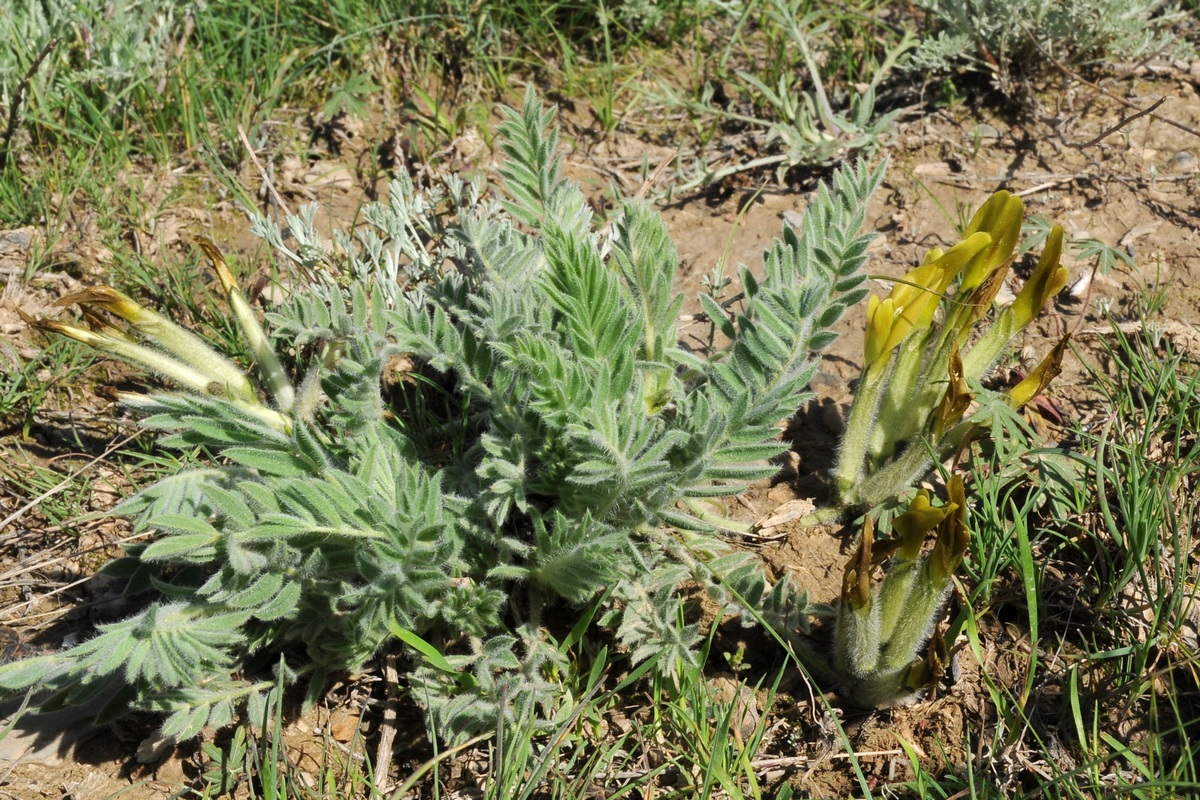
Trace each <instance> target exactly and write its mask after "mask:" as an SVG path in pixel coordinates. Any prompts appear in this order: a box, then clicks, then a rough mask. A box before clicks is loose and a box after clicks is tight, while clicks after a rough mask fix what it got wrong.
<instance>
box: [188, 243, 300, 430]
mask: <svg viewBox="0 0 1200 800" xmlns="http://www.w3.org/2000/svg"><path fill="white" fill-rule="evenodd" d="M195 241H196V245H197V246H198V247H199V248H200V249H201V250H203V251H204V255H206V256H208V260H209V261H211V262H212V265H213V269H215V270H216V271H217V278H218V279H220V281H221V288H222V289H224V290H225V297H226V298H227V299H228V300H229V307H230V308H231V309H232V310H233V315H234V317H235V318H236V319H237V322H238V327H239V328H241V329H242V336H244V337H246V344H248V345H249V346H250V351H251V352H252V353H254V360H255V361H256V362H257V363H258V371H259V373H260V374H261V375H262V379H263V383H265V384H266V386H267V391H268V392H270V394H271V398H272V399H273V400H274V401H275V405H276V407H277V408H278V409H279V410H280V411H282V412H284V413H285V414H286V413H287V412H289V411H291V410H292V406H293V405H294V404H295V402H296V392H295V390H294V389H293V388H292V383H291V381H290V380H289V379H288V375H287V372H286V371H285V370H284V369H283V364H281V363H280V362H279V357H278V356H277V355H275V348H273V347H271V340H270V339H268V338H267V332H266V331H264V330H263V327H262V325H260V324H259V322H258V317H257V316H255V314H254V309H252V308H251V307H250V303H249V302H248V301H247V300H246V296H245V295H243V294H242V291H241V289H239V288H238V285H237V282H236V281H235V280H234V278H233V272H232V271H231V270H230V269H229V265H228V264H226V263H225V256H223V255H221V251H220V249H218V248H217V246H216V245H215V244H213V242H212V241H211V240H209V239H206V238H205V237H203V236H197V237H195Z"/></svg>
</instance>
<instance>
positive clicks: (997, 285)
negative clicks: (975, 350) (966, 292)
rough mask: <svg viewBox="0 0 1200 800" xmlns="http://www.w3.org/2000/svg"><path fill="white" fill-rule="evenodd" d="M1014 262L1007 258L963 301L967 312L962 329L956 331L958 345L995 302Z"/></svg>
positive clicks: (1013, 259) (1012, 259)
mask: <svg viewBox="0 0 1200 800" xmlns="http://www.w3.org/2000/svg"><path fill="white" fill-rule="evenodd" d="M1015 260H1016V258H1015V257H1013V258H1009V259H1008V260H1007V261H1005V262H1004V263H1003V264H1001V265H1000V266H999V267H998V268H996V269H994V270H992V271H991V272H989V273H988V274H987V276H986V277H985V278H984V279H983V283H981V284H979V286H977V287H976V288H975V289H974V291H972V292H971V293H970V296H968V297H967V298H966V299H965V300H964V301H963V304H964V305H965V306H967V310H966V316H965V317H964V318H963V323H962V327H960V328H959V331H958V340H959V342H960V343H961V342H964V341H966V338H967V336H968V335H969V334H970V332H971V328H972V327H974V325H975V323H976V322H978V321H979V320H980V319H981V318H982V317H983V315H984V314H986V313H987V310H988V309H989V308H991V307H992V302H993V301H995V299H996V295H998V294H999V293H1000V289H1001V288H1002V287H1003V286H1004V279H1005V278H1007V277H1008V271H1009V270H1010V269H1011V268H1012V265H1013V261H1015Z"/></svg>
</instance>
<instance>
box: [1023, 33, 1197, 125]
mask: <svg viewBox="0 0 1200 800" xmlns="http://www.w3.org/2000/svg"><path fill="white" fill-rule="evenodd" d="M1038 49H1039V50H1041V48H1040V47H1039V48H1038ZM1042 55H1043V56H1045V58H1046V60H1047V61H1049V62H1050V63H1051V64H1053V65H1054V66H1055V68H1056V69H1058V71H1059V72H1061V73H1062V74H1063V75H1066V76H1067V77H1068V78H1070V79H1071V80H1074V81H1079V82H1080V83H1082V84H1083V85H1084V86H1088V87H1091V88H1092V89H1095V90H1096V91H1097V92H1099V93H1100V94H1102V95H1104V96H1105V97H1107V98H1108V99H1110V100H1116V101H1117V102H1118V103H1120V104H1121V105H1123V106H1125V107H1126V108H1129V109H1133V111H1135V112H1137V113H1136V114H1135V115H1134V116H1133V117H1130V118H1129V119H1128V120H1122V121H1121V122H1119V123H1117V127H1118V128H1120V127H1121V126H1122V125H1125V124H1126V123H1127V122H1129V121H1132V120H1134V119H1137V118H1138V117H1140V116H1143V115H1146V114H1149V115H1150V116H1151V117H1153V118H1154V119H1156V120H1158V121H1159V122H1165V123H1166V124H1168V125H1170V126H1172V127H1174V128H1178V129H1179V130H1181V131H1183V132H1185V133H1190V134H1191V135H1192V136H1195V137H1197V138H1200V131H1198V130H1196V129H1195V128H1192V127H1189V126H1187V125H1184V124H1183V123H1182V122H1176V121H1175V120H1173V119H1171V118H1170V117H1164V116H1163V115H1161V114H1156V113H1154V110H1155V109H1156V108H1158V107H1159V106H1160V105H1161V104H1162V103H1163V102H1164V101H1165V100H1166V98H1165V97H1164V98H1162V99H1160V100H1159V101H1158V102H1156V103H1154V104H1153V105H1151V106H1150V107H1149V108H1145V109H1143V108H1141V107H1140V106H1138V105H1137V104H1136V103H1131V102H1129V101H1128V100H1126V99H1125V98H1124V97H1119V96H1117V95H1115V94H1113V93H1112V92H1110V91H1108V90H1107V89H1105V88H1104V87H1103V86H1101V85H1100V84H1098V83H1093V82H1092V81H1089V80H1088V79H1087V78H1085V77H1083V76H1082V75H1080V74H1079V73H1077V72H1075V71H1074V70H1072V69H1069V68H1068V67H1066V66H1064V65H1063V64H1062V63H1061V62H1059V61H1058V59H1056V58H1053V57H1051V56H1050V54H1049V53H1047V52H1046V51H1045V50H1042ZM1110 133H1112V131H1111V130H1110V131H1106V132H1104V133H1102V134H1101V135H1100V137H1099V139H1103V138H1104V137H1105V136H1108V135H1109V134H1110ZM1099 139H1097V140H1096V141H1099ZM1088 144H1091V143H1088ZM1080 146H1081V147H1086V146H1087V144H1085V145H1080ZM1071 147H1075V145H1071Z"/></svg>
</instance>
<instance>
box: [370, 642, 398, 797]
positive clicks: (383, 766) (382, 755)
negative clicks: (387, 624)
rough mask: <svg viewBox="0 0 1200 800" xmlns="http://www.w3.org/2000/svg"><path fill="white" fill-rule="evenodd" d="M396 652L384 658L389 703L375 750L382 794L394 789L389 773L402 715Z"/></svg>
mask: <svg viewBox="0 0 1200 800" xmlns="http://www.w3.org/2000/svg"><path fill="white" fill-rule="evenodd" d="M396 658H397V657H396V653H395V651H392V652H389V653H388V654H387V655H386V656H384V658H383V683H384V690H385V691H386V692H387V702H386V703H385V704H384V706H383V719H382V720H381V721H380V723H379V746H378V747H377V748H376V749H375V785H376V787H378V788H379V790H380V791H381V792H387V791H390V790H391V788H392V783H391V779H390V778H389V776H388V775H389V772H390V771H391V766H392V745H393V744H394V743H395V741H396V719H397V718H398V716H399V713H400V670H399V669H398V668H397V666H396Z"/></svg>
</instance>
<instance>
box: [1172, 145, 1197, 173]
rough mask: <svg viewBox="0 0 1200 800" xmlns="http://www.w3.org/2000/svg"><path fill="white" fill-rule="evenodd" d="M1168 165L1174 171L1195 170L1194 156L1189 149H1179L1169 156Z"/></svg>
mask: <svg viewBox="0 0 1200 800" xmlns="http://www.w3.org/2000/svg"><path fill="white" fill-rule="evenodd" d="M1170 165H1171V169H1172V170H1174V171H1175V172H1195V171H1196V156H1195V154H1193V153H1192V152H1191V151H1189V150H1180V151H1179V152H1178V153H1176V154H1175V155H1173V156H1171V161H1170Z"/></svg>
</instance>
